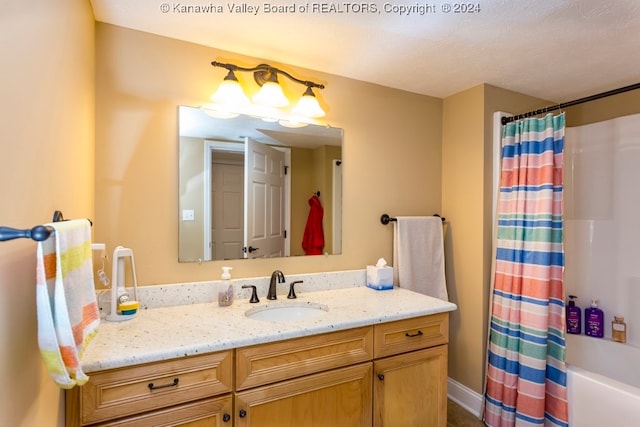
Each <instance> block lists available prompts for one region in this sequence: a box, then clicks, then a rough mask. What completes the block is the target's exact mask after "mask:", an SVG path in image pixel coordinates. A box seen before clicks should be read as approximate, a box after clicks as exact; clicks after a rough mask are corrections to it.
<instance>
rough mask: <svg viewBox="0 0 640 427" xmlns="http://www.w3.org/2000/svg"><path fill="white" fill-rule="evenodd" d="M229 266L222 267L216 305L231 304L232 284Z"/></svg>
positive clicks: (225, 305)
mask: <svg viewBox="0 0 640 427" xmlns="http://www.w3.org/2000/svg"><path fill="white" fill-rule="evenodd" d="M229 270H231V267H222V280H221V283H220V285H219V286H220V287H219V288H218V305H219V306H220V307H227V306H230V305H231V304H233V285H232V284H231V280H230V279H231V273H229Z"/></svg>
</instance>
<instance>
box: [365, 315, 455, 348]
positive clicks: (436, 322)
mask: <svg viewBox="0 0 640 427" xmlns="http://www.w3.org/2000/svg"><path fill="white" fill-rule="evenodd" d="M374 331H375V332H374V341H373V345H374V350H373V354H374V356H375V357H376V358H378V357H384V356H390V355H393V354H399V353H406V352H407V351H413V350H418V349H421V348H427V347H433V346H435V345H440V344H446V343H447V342H449V314H448V313H439V314H432V315H430V316H423V317H415V318H412V319H405V320H398V321H396V322H390V323H382V324H379V325H375V329H374Z"/></svg>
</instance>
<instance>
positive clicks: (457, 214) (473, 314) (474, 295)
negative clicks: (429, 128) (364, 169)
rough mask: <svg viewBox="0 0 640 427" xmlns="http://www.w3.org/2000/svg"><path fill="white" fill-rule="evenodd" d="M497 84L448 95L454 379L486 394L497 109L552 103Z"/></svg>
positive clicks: (445, 166)
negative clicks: (493, 158) (484, 383)
mask: <svg viewBox="0 0 640 427" xmlns="http://www.w3.org/2000/svg"><path fill="white" fill-rule="evenodd" d="M549 104H550V103H549V102H544V101H542V100H539V99H536V98H531V97H528V96H525V95H522V94H518V93H515V92H511V91H507V90H504V89H500V88H497V87H494V86H490V85H486V84H483V85H479V86H475V87H473V88H471V89H468V90H465V91H463V92H460V93H458V94H455V95H453V96H450V97H447V98H445V99H444V104H443V138H442V209H443V212H444V213H445V214H446V217H447V222H448V224H447V227H446V235H445V248H446V269H447V287H448V289H449V297H450V299H451V301H452V302H454V303H455V304H457V305H458V310H457V311H455V312H453V313H452V314H451V332H450V346H451V350H450V352H449V376H450V377H451V378H452V379H454V380H456V381H457V382H459V383H462V384H463V385H465V386H467V387H469V388H470V389H472V390H473V391H475V392H477V393H482V390H483V382H484V373H483V372H484V365H485V351H486V339H487V319H488V306H489V289H490V285H491V259H492V256H491V248H492V237H491V236H492V219H491V209H492V170H493V169H492V168H493V161H492V142H493V126H492V123H493V113H494V112H495V111H507V112H513V113H520V112H525V111H529V110H531V109H534V108H539V107H542V106H544V105H549Z"/></svg>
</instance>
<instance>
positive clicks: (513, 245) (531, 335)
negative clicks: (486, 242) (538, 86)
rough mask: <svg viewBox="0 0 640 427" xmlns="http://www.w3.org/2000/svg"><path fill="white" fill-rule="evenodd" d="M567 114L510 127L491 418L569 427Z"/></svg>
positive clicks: (495, 422)
mask: <svg viewBox="0 0 640 427" xmlns="http://www.w3.org/2000/svg"><path fill="white" fill-rule="evenodd" d="M564 129H565V126H564V114H560V115H557V116H553V115H552V114H549V115H547V116H546V117H544V118H541V119H537V118H528V119H524V120H518V121H515V122H511V123H508V124H507V125H505V126H503V134H502V168H501V173H500V195H499V200H498V209H497V215H498V229H497V230H498V232H497V243H496V248H497V250H496V264H495V276H494V279H495V280H494V285H493V292H492V302H491V319H490V326H489V346H488V347H489V348H488V358H487V359H488V365H487V373H486V377H487V379H486V388H485V396H484V398H485V399H484V404H485V407H484V421H485V423H486V424H487V425H488V426H491V427H498V426H500V427H505V426H568V409H567V398H566V394H567V393H566V366H565V362H564V360H565V335H564V334H565V332H564V322H565V320H564V319H565V314H564V289H563V272H564V250H563V237H562V228H563V219H562V195H563V181H562V166H563V151H564Z"/></svg>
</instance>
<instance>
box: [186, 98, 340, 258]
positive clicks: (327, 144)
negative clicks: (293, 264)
mask: <svg viewBox="0 0 640 427" xmlns="http://www.w3.org/2000/svg"><path fill="white" fill-rule="evenodd" d="M178 116H179V123H178V125H179V149H180V156H179V158H180V164H179V175H180V183H179V193H180V194H179V195H178V197H179V212H178V222H179V225H178V227H179V249H178V258H179V261H180V262H202V261H212V260H225V259H242V258H267V257H269V258H271V257H282V256H297V255H309V254H310V253H311V251H305V248H303V244H302V241H303V238H304V236H305V228H306V227H307V221H308V219H310V220H311V221H314V220H316V218H317V213H318V207H321V208H322V212H323V218H322V237H323V239H324V247H323V249H322V253H328V254H339V253H341V251H342V170H343V168H344V166H343V165H342V142H343V131H342V129H339V128H333V127H329V126H319V125H307V126H303V127H296V128H293V127H287V126H283V125H281V124H280V123H278V122H269V121H265V120H262V119H260V118H255V117H249V116H242V115H240V116H237V117H234V118H215V117H212V116H210V115H208V114H207V113H206V112H205V111H204V110H202V109H200V108H194V107H186V106H180V107H178ZM312 206H313V207H312ZM310 214H311V215H310ZM310 216H311V218H310ZM316 223H317V222H316ZM314 233H316V235H317V229H316V231H315V232H314ZM316 253H317V252H316Z"/></svg>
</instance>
